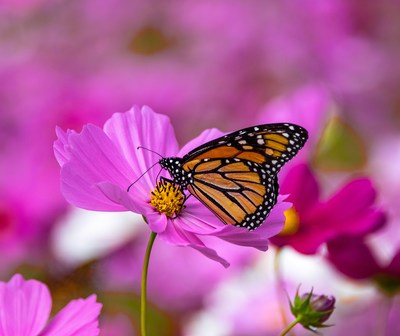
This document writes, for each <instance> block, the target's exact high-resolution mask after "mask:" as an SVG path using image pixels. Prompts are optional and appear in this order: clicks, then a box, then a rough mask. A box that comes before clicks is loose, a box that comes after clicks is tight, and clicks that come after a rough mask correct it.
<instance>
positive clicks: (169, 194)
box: [150, 178, 186, 218]
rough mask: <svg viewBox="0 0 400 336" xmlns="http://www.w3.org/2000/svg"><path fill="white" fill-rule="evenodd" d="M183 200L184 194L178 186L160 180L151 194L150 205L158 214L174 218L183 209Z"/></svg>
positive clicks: (184, 198)
mask: <svg viewBox="0 0 400 336" xmlns="http://www.w3.org/2000/svg"><path fill="white" fill-rule="evenodd" d="M185 200H186V197H185V194H184V193H183V192H182V188H181V187H180V186H179V185H177V184H175V183H173V182H172V181H169V180H166V179H163V178H162V179H160V181H158V183H157V185H156V188H155V189H154V190H153V191H152V192H151V198H150V204H151V205H152V206H153V207H154V208H155V209H156V210H157V211H158V212H159V213H161V214H165V215H166V216H167V217H170V218H174V217H176V216H178V215H179V214H180V213H181V211H182V210H183V209H184V207H185V206H184V203H185Z"/></svg>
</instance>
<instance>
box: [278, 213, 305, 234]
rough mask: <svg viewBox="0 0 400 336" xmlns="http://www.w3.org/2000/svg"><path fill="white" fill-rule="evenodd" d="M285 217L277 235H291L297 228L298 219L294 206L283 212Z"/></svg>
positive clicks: (298, 224)
mask: <svg viewBox="0 0 400 336" xmlns="http://www.w3.org/2000/svg"><path fill="white" fill-rule="evenodd" d="M284 215H285V217H286V220H285V226H284V227H283V230H282V231H281V232H280V233H279V236H291V235H293V234H295V233H296V232H297V231H298V230H299V226H300V220H299V215H298V213H297V211H296V210H295V208H293V207H291V208H289V209H287V210H286V211H285V212H284Z"/></svg>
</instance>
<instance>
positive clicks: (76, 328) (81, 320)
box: [41, 295, 102, 336]
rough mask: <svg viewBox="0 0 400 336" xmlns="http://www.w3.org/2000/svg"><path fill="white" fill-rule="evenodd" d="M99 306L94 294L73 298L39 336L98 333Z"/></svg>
mask: <svg viewBox="0 0 400 336" xmlns="http://www.w3.org/2000/svg"><path fill="white" fill-rule="evenodd" d="M101 306H102V305H101V304H100V303H97V302H96V296H95V295H91V296H89V297H88V298H87V299H78V300H73V301H71V302H70V303H68V305H67V306H65V307H64V308H63V309H62V310H61V311H60V312H59V313H58V314H57V315H56V316H55V317H54V319H53V320H52V321H51V322H50V324H49V325H48V326H47V327H46V329H45V330H44V331H43V333H42V334H41V336H78V335H79V336H95V335H98V334H99V332H100V331H99V328H98V324H99V321H98V318H99V314H100V310H101Z"/></svg>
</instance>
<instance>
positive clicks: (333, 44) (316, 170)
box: [0, 0, 400, 336]
mask: <svg viewBox="0 0 400 336" xmlns="http://www.w3.org/2000/svg"><path fill="white" fill-rule="evenodd" d="M399 60H400V3H399V2H398V1H397V0H381V1H375V0H324V1H321V0H299V1H291V0H269V1H265V0H246V1H243V0H230V1H223V0H217V1H215V0H213V1H211V0H202V1H189V0H171V1H161V0H148V1H143V0H112V1H111V0H96V1H89V0H52V1H49V0H2V1H1V2H0V280H2V281H8V279H9V278H10V277H11V276H12V274H14V273H16V272H19V273H21V274H23V275H24V276H25V277H26V278H36V279H40V280H41V281H44V282H45V283H46V284H47V285H48V286H49V287H50V289H51V291H52V294H53V298H54V301H55V302H54V310H55V311H56V310H57V308H58V307H60V306H62V305H63V304H64V303H65V302H67V301H69V300H71V299H73V298H77V297H81V296H87V295H89V294H91V293H96V294H97V295H98V297H99V301H101V302H102V303H103V305H104V306H103V311H102V315H101V335H135V334H138V326H139V322H138V313H139V296H138V289H139V281H140V270H141V264H142V259H143V255H144V249H145V244H146V240H147V237H148V235H149V231H148V229H147V227H146V225H145V224H144V222H143V221H142V219H141V217H140V216H136V215H134V214H132V213H122V214H116V213H95V212H90V211H83V210H79V209H75V208H73V207H72V206H70V205H68V204H67V203H66V201H65V200H64V198H63V197H62V194H61V192H60V181H59V179H60V168H59V166H58V164H57V162H56V160H55V158H54V154H53V142H54V140H55V138H56V136H55V127H56V126H60V127H61V128H63V129H68V128H71V129H75V130H77V131H79V130H80V129H81V128H82V126H83V125H84V124H86V123H93V124H96V125H99V126H102V125H103V123H104V122H105V121H106V120H107V119H108V118H109V117H110V116H111V115H112V113H114V112H124V111H127V110H129V109H130V107H131V106H132V105H134V104H136V105H148V106H150V107H151V108H152V109H154V110H155V111H157V112H158V113H163V114H167V115H168V116H169V117H170V118H171V121H172V123H173V125H174V128H175V131H176V134H177V137H178V139H179V141H180V142H181V144H182V145H183V144H184V143H185V142H186V141H188V140H190V139H191V138H193V137H195V136H196V135H198V134H199V133H200V132H201V131H202V130H204V129H206V128H211V127H216V128H219V129H221V130H222V131H224V132H228V131H233V130H236V129H240V128H244V127H246V126H250V125H255V124H259V123H268V122H276V121H290V122H295V123H298V124H300V125H303V126H305V127H306V128H307V129H308V130H309V132H310V140H309V143H308V144H307V146H306V147H305V148H304V150H303V152H302V153H301V155H299V156H298V157H297V158H296V159H295V160H293V162H292V163H291V164H290V165H288V166H287V167H285V169H284V170H283V171H282V174H281V175H282V176H280V178H281V179H282V181H283V183H285V190H286V191H287V192H288V193H290V192H291V189H290V188H291V187H290V186H291V185H292V187H293V185H296V186H298V189H296V192H297V195H300V196H301V195H302V192H304V198H305V199H307V197H308V196H307V195H308V194H309V190H310V189H309V188H318V189H319V199H318V200H317V203H319V204H323V205H324V206H325V208H329V211H328V210H326V212H323V211H322V212H321V211H320V212H319V214H318V216H317V215H315V216H314V217H313V216H311V215H309V214H308V215H309V216H308V217H310V216H311V217H312V220H311V219H310V218H308V217H307V215H304V216H303V217H302V215H301V213H300V211H298V212H299V213H300V218H297V220H296V225H297V226H296V228H295V229H294V230H292V231H291V232H289V233H286V236H285V237H286V238H285V237H284V238H282V239H280V238H279V239H280V240H279V239H277V240H276V241H274V244H272V246H271V249H270V250H269V251H268V252H266V253H261V252H258V251H253V250H251V249H248V248H240V247H232V248H229V249H227V250H224V255H225V256H227V259H228V260H229V261H230V262H231V264H232V265H231V267H230V268H229V269H224V268H223V267H222V266H221V265H219V264H217V263H215V262H213V261H211V260H208V259H206V258H204V257H203V256H202V255H200V254H199V253H197V252H196V251H192V250H190V249H187V248H186V249H184V248H178V247H173V246H167V245H165V244H164V243H163V242H161V241H156V245H155V248H154V252H153V256H152V261H151V264H150V274H149V281H150V283H149V296H150V300H151V308H150V317H149V319H150V323H149V324H150V329H151V330H150V331H151V335H160V336H163V335H187V336H202V335H208V336H219V335H220V336H223V335H226V336H231V335H232V336H261V335H263V336H267V335H277V334H278V333H279V331H281V330H282V329H283V327H284V324H285V322H284V321H285V320H286V321H291V320H292V319H293V317H291V316H290V312H289V311H288V303H287V299H286V294H285V293H284V292H283V289H284V290H285V291H287V293H289V296H290V297H292V298H293V295H294V293H295V291H296V288H297V286H298V285H299V284H301V291H309V290H310V289H311V288H312V287H313V288H314V292H316V293H320V294H332V295H335V297H336V299H337V304H336V306H337V309H336V311H335V313H334V314H333V316H332V318H331V320H330V322H332V324H335V326H334V327H331V328H328V329H325V330H323V331H322V332H323V334H324V335H345V334H346V335H367V336H368V335H371V336H372V335H374V336H375V335H393V336H394V335H399V334H400V326H399V324H398V317H399V314H400V302H399V300H398V298H397V296H396V294H397V292H398V289H399V288H400V253H399V251H400V232H399V224H400V223H399V221H400V210H399V209H400V208H399V203H398V202H399V199H400V173H399V169H400V132H399V130H400V62H399ZM299 167H300V168H299ZM296 169H306V170H307V171H308V174H311V175H310V176H312V177H310V178H309V180H307V179H304V180H302V179H300V181H303V182H304V184H301V183H300V182H298V184H295V183H294V182H293V183H294V184H293V183H292V184H290V183H289V182H290V181H293V174H295V173H293V171H296ZM290 176H292V179H290ZM307 176H308V175H307ZM360 179H362V181H364V184H363V185H361V186H358V185H357V183H356V182H357V181H360ZM307 181H311V182H310V183H311V185H310V184H307V183H306V182H307ZM312 181H314V182H312ZM353 182H354V183H356V184H351V183H353ZM313 183H314V184H313ZM349 183H350V185H351V186H352V187H351V188H350V189H349V188H347V187H348V186H349ZM316 185H317V186H318V187H316ZM346 188H347V189H346ZM343 190H345V192H347V194H346V197H342V198H341V196H343V193H344V191H343ZM349 190H350V191H349ZM340 192H342V194H340ZM332 195H339V196H337V197H336V199H335V198H334V196H332ZM366 195H367V196H366ZM332 197H333V198H332ZM364 198H368V199H367V200H365V203H366V204H363V205H362V206H361V205H360V207H359V208H357V209H353V208H352V206H353V205H354V204H358V203H359V202H358V201H359V200H364ZM338 199H339V201H338ZM314 201H315V200H314ZM293 202H294V201H293ZM360 202H361V201H360ZM294 203H295V202H294ZM294 207H295V208H296V204H294ZM349 209H351V210H349ZM297 210H299V209H297ZM350 213H351V214H350ZM374 216H378V217H379V216H380V217H379V218H376V217H374ZM332 218H334V219H335V220H332ZM364 220H365V222H368V223H367V224H368V225H367V224H365V225H364V226H363V229H362V230H361V229H360V230H358V231H357V230H356V229H354V230H353V229H352V228H353V227H358V226H357V225H358V224H357V225H356V224H355V223H359V222H360V221H364ZM310 222H311V224H310ZM333 222H334V223H333ZM332 223H333V224H332ZM363 223H364V222H363ZM353 224H354V225H353ZM302 225H304V226H307V225H309V227H311V229H310V230H311V231H312V234H313V235H314V236H313V237H314V238H315V237H316V238H315V239H314V238H313V239H314V240H313V239H311V241H313V242H315V241H318V243H315V246H314V247H315V248H314V247H313V248H308V247H310V246H311V245H309V244H308V243H307V242H308V240H307V239H309V236H307V232H306V233H305V236H302V235H301V234H303V233H304V232H303V231H302ZM360 225H361V224H360ZM361 226H362V225H361ZM306 231H307V230H306ZM300 233H301V234H300ZM288 236H289V238H288ZM304 237H305V238H304ZM304 245H305V247H304ZM276 246H280V247H279V248H277V247H276ZM396 316H397V320H396ZM295 334H296V335H308V334H310V332H308V331H303V330H302V329H301V328H300V327H298V328H296V329H295Z"/></svg>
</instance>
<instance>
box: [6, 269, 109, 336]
mask: <svg viewBox="0 0 400 336" xmlns="http://www.w3.org/2000/svg"><path fill="white" fill-rule="evenodd" d="M100 309H101V304H100V303H97V302H96V296H95V295H91V296H89V297H88V298H86V299H78V300H73V301H71V302H70V303H69V304H68V305H67V306H65V307H64V308H63V309H62V310H61V311H60V312H58V313H57V315H55V316H54V318H53V319H52V320H51V321H50V323H49V324H47V326H46V322H47V321H48V319H49V316H50V311H51V296H50V292H49V289H48V288H47V286H46V285H44V284H43V283H41V282H39V281H36V280H24V278H23V277H22V276H21V275H19V274H16V275H14V276H13V277H12V278H11V280H10V281H9V282H7V283H6V282H0V335H4V336H15V335H25V336H36V335H40V336H50V335H51V336H73V335H78V334H79V335H88V336H89V335H90V336H93V335H98V334H99V328H98V316H99V314H100Z"/></svg>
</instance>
